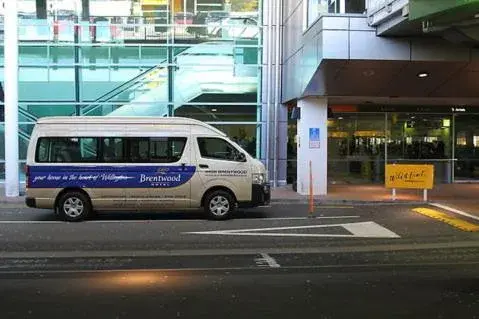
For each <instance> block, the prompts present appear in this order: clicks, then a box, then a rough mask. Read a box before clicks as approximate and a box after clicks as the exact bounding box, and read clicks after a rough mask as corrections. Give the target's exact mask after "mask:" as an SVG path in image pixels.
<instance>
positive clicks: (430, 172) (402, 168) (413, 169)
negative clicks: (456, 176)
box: [386, 164, 434, 189]
mask: <svg viewBox="0 0 479 319" xmlns="http://www.w3.org/2000/svg"><path fill="white" fill-rule="evenodd" d="M433 184H434V166H433V165H400V164H398V165H386V188H412V189H432V187H433Z"/></svg>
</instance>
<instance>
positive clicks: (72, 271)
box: [0, 261, 479, 276]
mask: <svg viewBox="0 0 479 319" xmlns="http://www.w3.org/2000/svg"><path fill="white" fill-rule="evenodd" d="M477 265H479V262H477V261H466V262H459V263H458V262H457V261H454V262H437V261H434V262H422V263H382V264H374V263H373V264H332V265H308V266H282V267H281V269H283V270H308V269H335V270H337V269H378V268H393V269H398V268H403V269H404V268H406V267H408V268H416V267H427V268H428V269H430V268H431V267H444V266H454V267H458V266H477ZM275 269H278V268H275ZM245 270H248V271H250V270H259V269H258V268H255V267H252V266H251V267H191V268H190V267H186V268H148V269H141V268H126V269H56V270H53V269H37V270H25V269H23V270H21V271H20V270H0V275H2V276H5V275H8V276H12V275H22V276H24V275H38V274H45V275H54V274H85V275H93V274H132V273H156V272H160V273H161V274H168V273H188V272H201V271H203V272H205V271H212V272H215V273H217V272H218V271H245ZM371 271H373V270H371Z"/></svg>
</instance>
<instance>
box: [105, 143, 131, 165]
mask: <svg viewBox="0 0 479 319" xmlns="http://www.w3.org/2000/svg"><path fill="white" fill-rule="evenodd" d="M102 146H103V161H104V162H106V163H121V162H125V139H124V138H121V137H106V138H103V143H102Z"/></svg>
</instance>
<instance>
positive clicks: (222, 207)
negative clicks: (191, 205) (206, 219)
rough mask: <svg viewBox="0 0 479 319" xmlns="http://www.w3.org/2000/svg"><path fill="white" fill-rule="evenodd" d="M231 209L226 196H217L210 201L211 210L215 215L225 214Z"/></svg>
mask: <svg viewBox="0 0 479 319" xmlns="http://www.w3.org/2000/svg"><path fill="white" fill-rule="evenodd" d="M229 210H230V202H229V201H228V199H226V197H224V196H219V195H218V196H215V197H213V199H211V201H210V212H211V213H212V214H213V215H215V216H224V215H226V214H228V212H229Z"/></svg>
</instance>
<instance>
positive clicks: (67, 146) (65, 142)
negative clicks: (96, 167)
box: [35, 137, 98, 163]
mask: <svg viewBox="0 0 479 319" xmlns="http://www.w3.org/2000/svg"><path fill="white" fill-rule="evenodd" d="M97 159H98V139H97V138H93V137H42V138H40V139H39V140H38V144H37V149H36V155H35V160H36V161H37V162H38V163H85V162H86V163H88V162H96V161H97Z"/></svg>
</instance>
